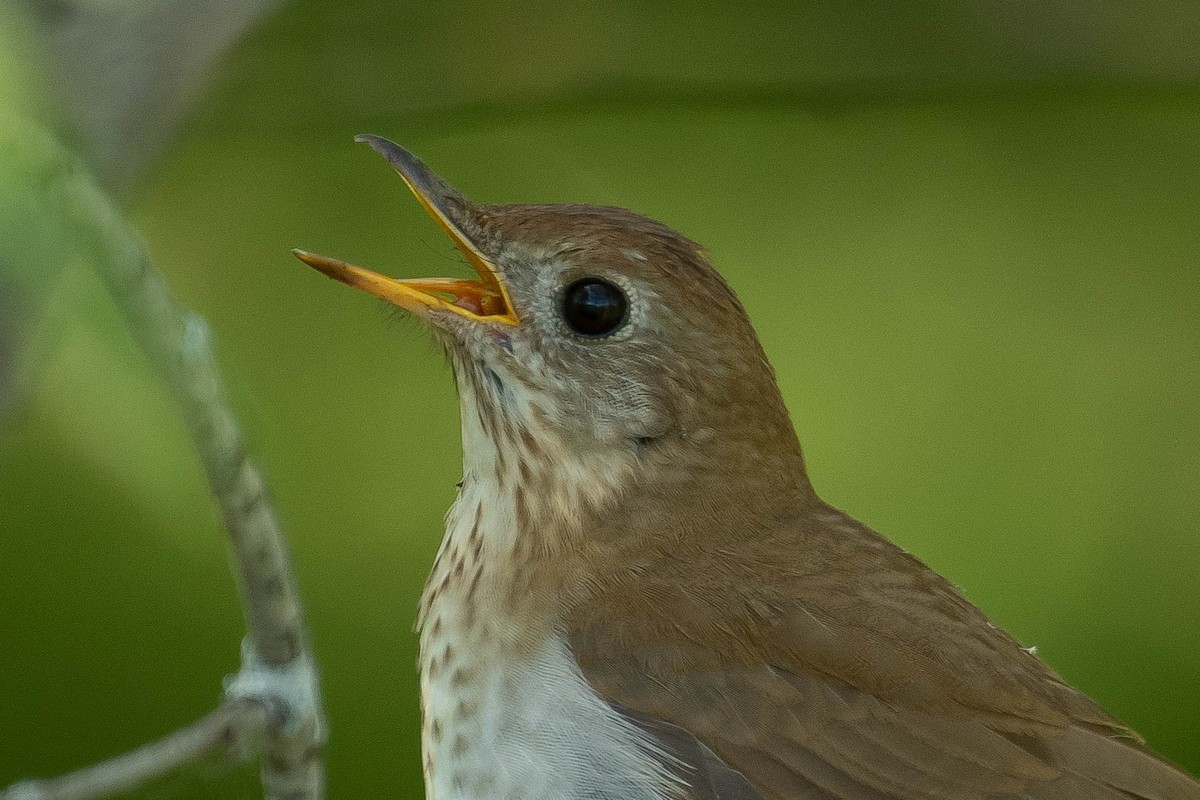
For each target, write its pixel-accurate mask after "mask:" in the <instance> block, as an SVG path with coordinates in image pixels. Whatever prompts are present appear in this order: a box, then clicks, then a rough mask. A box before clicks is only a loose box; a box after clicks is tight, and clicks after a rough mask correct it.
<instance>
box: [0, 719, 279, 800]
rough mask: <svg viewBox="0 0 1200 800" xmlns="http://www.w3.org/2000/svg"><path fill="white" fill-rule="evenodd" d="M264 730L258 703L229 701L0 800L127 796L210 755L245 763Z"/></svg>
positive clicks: (14, 789) (27, 784)
mask: <svg viewBox="0 0 1200 800" xmlns="http://www.w3.org/2000/svg"><path fill="white" fill-rule="evenodd" d="M269 725H270V712H269V710H268V709H267V707H266V706H265V705H264V704H263V703H262V702H260V701H258V700H250V699H241V700H230V701H228V702H226V703H225V704H223V705H221V706H220V707H219V708H217V709H216V710H215V711H213V712H211V713H209V714H208V715H207V716H205V717H202V718H201V719H198V720H196V721H195V722H193V723H192V724H191V725H188V726H187V727H186V728H180V729H179V730H177V731H175V732H173V733H171V734H169V735H167V736H164V737H163V738H162V739H159V740H158V741H156V742H150V743H149V744H146V745H142V746H141V747H139V748H137V749H136V750H131V751H130V752H128V753H125V754H124V755H120V756H117V757H116V758H110V759H108V760H106V761H102V762H100V763H99V764H94V765H92V766H90V767H84V768H83V769H80V770H76V771H75V772H70V773H68V774H66V775H61V776H59V777H57V778H51V779H48V780H28V781H22V782H21V783H18V784H15V785H13V786H10V787H9V788H8V789H7V790H6V791H3V792H0V800H91V798H99V797H109V796H111V795H114V794H119V793H121V792H126V791H129V790H130V789H134V788H136V787H138V786H141V785H143V784H146V783H148V782H150V781H152V780H155V779H157V778H161V777H163V776H164V775H167V774H169V773H171V772H174V771H175V770H177V769H179V768H180V767H183V766H186V765H188V764H194V763H196V762H198V761H200V760H201V759H203V758H205V757H207V756H209V755H210V754H221V755H226V756H228V757H230V758H232V759H233V760H235V761H244V760H246V759H247V758H248V757H249V756H250V755H251V753H252V752H253V750H254V745H255V743H256V742H257V741H259V740H261V737H262V736H263V734H264V732H265V731H266V730H267V728H268V727H269Z"/></svg>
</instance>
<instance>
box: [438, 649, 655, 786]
mask: <svg viewBox="0 0 1200 800" xmlns="http://www.w3.org/2000/svg"><path fill="white" fill-rule="evenodd" d="M444 666H445V667H446V668H442V669H438V670H436V673H437V674H436V675H435V676H433V677H431V676H429V675H428V674H426V675H423V676H422V690H423V691H422V695H423V703H424V710H425V715H426V723H425V737H424V739H425V741H424V747H425V753H426V784H427V785H426V794H427V796H428V799H429V800H484V799H485V798H486V799H487V800H584V799H585V798H586V800H664V798H667V797H670V796H672V793H671V791H670V789H671V787H672V786H673V785H674V784H673V783H672V779H671V777H670V776H669V775H668V774H667V773H666V771H665V770H664V769H663V768H662V767H661V766H660V764H659V762H658V760H656V759H654V758H653V757H652V756H651V753H652V752H653V746H652V745H651V744H649V743H648V742H647V741H646V739H645V736H644V734H642V733H641V731H639V730H638V729H637V728H635V727H633V726H632V725H630V724H629V723H628V722H626V721H625V720H624V719H623V718H622V717H620V716H619V715H618V714H616V713H615V712H614V711H613V710H612V708H611V707H609V705H608V704H607V703H606V702H604V700H603V699H601V698H600V697H599V696H598V695H597V694H596V693H595V692H594V691H592V689H591V687H590V686H588V685H587V683H586V682H585V681H584V679H583V677H582V676H581V675H580V674H579V670H578V668H577V667H576V665H575V662H574V659H573V657H572V656H571V653H570V651H569V649H568V648H567V645H566V643H565V642H564V641H563V640H562V639H561V637H557V636H555V637H552V638H551V639H549V640H548V641H547V642H546V643H545V645H544V647H542V649H541V650H539V651H538V652H537V653H536V655H535V656H534V657H533V659H532V660H531V661H528V662H525V663H524V664H521V665H519V666H518V665H512V664H509V665H505V664H501V663H492V664H490V665H487V666H485V667H484V668H483V669H481V670H478V671H477V672H478V675H477V678H478V680H475V681H471V682H469V683H465V682H464V681H463V680H462V678H461V677H460V678H458V679H457V680H456V678H455V675H456V674H457V673H456V668H455V667H454V666H451V665H449V664H447V665H444Z"/></svg>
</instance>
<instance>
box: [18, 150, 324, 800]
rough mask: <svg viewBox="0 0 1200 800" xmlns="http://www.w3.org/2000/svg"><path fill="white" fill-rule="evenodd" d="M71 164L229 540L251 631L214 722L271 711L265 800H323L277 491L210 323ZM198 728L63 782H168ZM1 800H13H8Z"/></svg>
mask: <svg viewBox="0 0 1200 800" xmlns="http://www.w3.org/2000/svg"><path fill="white" fill-rule="evenodd" d="M62 164H63V168H62V170H61V171H60V172H58V173H57V174H56V175H55V176H53V179H52V181H51V184H50V185H49V186H47V187H46V188H47V190H48V191H49V192H51V193H52V195H53V196H55V197H56V198H57V199H58V200H60V201H61V203H62V210H63V212H64V213H65V215H66V216H67V218H68V219H70V220H72V221H73V222H74V223H75V225H76V227H77V229H78V230H79V232H80V235H81V237H82V241H83V243H84V245H85V249H84V252H88V253H90V254H92V256H93V259H94V265H95V267H96V270H97V272H98V273H99V274H100V276H101V278H102V279H103V281H104V283H105V284H106V286H107V287H108V290H109V292H110V293H111V295H112V297H113V299H114V301H115V302H116V304H117V307H118V308H119V309H120V311H121V314H122V316H123V317H124V319H125V321H126V324H127V325H128V327H129V330H130V331H131V332H132V334H133V336H134V338H135V339H136V340H137V342H138V343H139V345H140V346H141V348H142V350H143V351H144V352H145V354H146V356H147V358H148V359H149V361H150V363H151V364H152V366H153V367H154V369H155V371H156V372H157V374H158V375H159V378H160V380H161V381H162V383H163V385H164V386H165V387H166V388H167V389H168V391H170V393H171V394H172V395H173V396H174V397H175V398H176V400H177V401H178V402H179V403H180V406H181V407H182V410H183V415H184V419H185V421H186V423H187V427H188V431H189V432H190V434H191V436H192V439H193V442H194V444H195V446H196V450H197V452H198V454H199V456H200V460H201V463H202V464H203V466H204V471H205V474H206V475H207V478H208V482H209V485H210V487H211V489H212V492H213V495H214V497H215V499H216V501H217V505H218V507H219V509H220V512H221V516H222V519H223V521H224V525H225V528H226V531H227V533H228V535H229V543H230V550H231V555H232V560H233V566H234V570H235V572H236V573H237V576H238V578H239V580H238V584H239V587H240V590H241V597H242V605H243V609H244V614H245V619H246V631H247V633H246V638H245V640H244V641H243V643H242V665H241V669H240V670H239V672H238V673H237V674H236V675H234V676H232V678H230V679H229V680H228V681H227V684H226V704H225V705H223V706H222V707H221V708H219V709H218V710H217V711H215V712H213V714H214V715H217V716H220V715H222V714H225V713H229V712H228V709H231V708H244V707H246V704H256V705H258V706H259V707H260V708H261V709H266V710H269V712H270V713H269V715H268V716H267V719H266V724H265V725H264V726H263V727H262V730H261V737H260V739H261V743H262V746H263V751H264V752H263V758H262V780H263V789H264V793H265V796H266V798H268V800H321V798H322V797H323V796H324V762H323V748H324V743H325V737H326V723H325V716H324V711H323V708H322V704H321V696H320V687H319V682H318V677H317V670H316V667H315V661H314V659H313V656H312V652H311V649H310V646H309V639H308V633H307V629H306V627H305V621H304V612H303V607H302V605H301V602H300V597H299V593H298V591H297V587H296V582H295V579H294V576H293V573H292V568H291V563H290V559H289V556H288V552H287V547H286V545H285V543H284V538H283V533H282V531H281V529H280V526H279V522H278V520H277V518H276V516H275V514H274V512H273V510H272V508H271V504H270V501H269V499H268V496H267V489H266V485H265V483H264V481H263V478H262V476H261V474H260V473H259V471H258V469H257V468H256V467H255V466H254V465H253V464H252V463H251V461H250V458H249V456H248V455H247V453H246V450H245V447H244V445H243V443H242V437H241V433H240V431H239V429H238V426H237V423H236V421H235V420H234V417H233V414H232V413H231V411H230V410H229V408H228V406H227V404H226V401H225V393H224V389H223V387H222V384H221V379H220V375H219V373H218V370H217V366H216V362H215V359H214V358H213V354H212V349H211V347H210V343H209V335H208V329H207V326H206V325H205V323H204V321H203V320H202V319H201V318H200V317H198V316H197V315H195V314H193V313H191V312H190V311H189V310H188V309H187V308H185V307H184V306H183V305H182V304H181V303H180V302H179V301H178V300H177V299H176V298H175V297H174V296H173V295H172V294H171V292H170V290H169V289H168V288H167V285H166V283H165V281H164V280H163V278H162V277H161V276H160V275H159V274H158V272H157V271H156V270H155V269H154V267H153V265H152V263H151V261H150V257H149V255H148V253H147V251H146V247H145V245H144V244H143V243H142V241H141V237H140V236H139V235H138V234H137V233H136V232H135V231H134V230H132V229H131V228H130V226H129V225H128V224H127V223H126V221H125V219H124V217H123V215H122V214H121V212H120V210H119V209H118V208H117V207H116V206H115V205H114V204H113V202H112V201H111V200H110V199H109V198H108V197H107V196H106V195H105V193H104V192H103V191H102V190H101V189H100V187H99V186H98V185H97V183H96V181H95V180H94V178H93V177H92V176H91V174H90V173H89V172H88V171H87V170H86V169H85V168H84V167H83V165H82V164H81V163H80V162H79V161H78V160H77V159H74V158H72V157H69V156H66V155H64V157H63V162H62ZM211 719H213V717H212V716H210V717H206V718H205V720H202V721H201V722H200V723H197V726H201V728H203V727H204V726H205V722H206V721H207V720H211ZM189 731H191V732H193V733H192V734H191V735H193V736H199V735H200V734H199V732H198V731H197V730H196V726H193V728H186V729H184V730H183V731H181V732H179V733H178V734H174V735H172V736H171V737H168V739H166V740H163V742H159V743H158V744H157V745H149V746H148V749H147V748H143V749H142V750H138V751H135V752H134V753H131V754H129V755H126V756H121V757H118V758H116V759H113V760H112V761H110V762H105V763H104V764H100V765H97V766H96V767H92V768H90V769H89V770H83V771H81V772H80V773H75V774H74V775H73V776H67V777H66V778H63V779H61V780H64V781H66V780H72V779H74V776H79V775H86V774H92V775H112V774H116V773H115V772H112V771H111V770H119V769H120V768H119V767H116V766H112V765H120V764H124V763H129V762H130V761H131V760H132V761H133V762H134V763H138V764H144V763H146V762H154V761H155V760H156V759H157V760H161V762H162V766H163V768H153V769H152V768H149V767H147V768H145V769H143V770H142V771H141V772H140V773H136V774H145V775H147V776H149V775H154V774H160V773H161V772H163V771H165V770H166V769H170V768H172V766H173V765H178V764H181V763H183V761H182V760H180V759H181V756H184V755H186V751H185V750H184V749H180V748H171V747H166V746H165V743H168V742H171V741H174V740H175V737H177V736H185V735H186V734H188V732H189ZM185 738H186V736H185ZM110 767H111V769H110ZM125 774H130V775H132V774H134V773H125ZM39 785H42V786H53V785H56V783H55V782H54V781H51V782H48V783H43V784H39ZM113 785H115V784H113ZM14 788H15V787H14ZM11 791H13V790H10V792H11ZM101 794H103V793H102V792H101V793H96V792H93V793H92V794H79V795H63V796H64V797H76V796H79V797H84V796H87V797H93V796H101ZM51 796H54V797H57V796H59V795H51ZM35 797H36V795H35ZM0 800H10V798H9V796H8V795H0Z"/></svg>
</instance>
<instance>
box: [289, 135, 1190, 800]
mask: <svg viewBox="0 0 1200 800" xmlns="http://www.w3.org/2000/svg"><path fill="white" fill-rule="evenodd" d="M368 141H369V142H370V143H371V144H372V146H374V147H376V149H378V150H380V152H382V153H383V154H384V155H385V156H386V157H388V159H389V160H390V161H391V162H392V163H393V165H394V166H395V167H396V169H397V170H398V171H399V172H400V174H401V175H402V176H403V177H404V179H405V181H406V182H407V183H408V184H409V186H410V188H412V190H413V191H414V193H415V194H416V195H417V196H418V198H419V199H421V201H422V203H423V204H424V205H425V206H426V208H427V210H429V211H431V213H433V214H434V216H435V218H436V219H438V220H439V222H440V223H441V224H442V226H443V227H444V228H445V229H446V230H447V232H448V233H450V235H451V236H452V238H453V239H454V240H455V241H456V243H457V244H458V245H459V247H460V248H461V249H462V250H463V252H464V253H465V254H466V255H467V257H468V259H469V260H470V261H471V262H472V264H473V265H474V266H475V268H476V270H477V272H478V273H479V276H480V277H479V280H478V281H477V282H464V281H455V282H448V281H438V280H436V279H427V280H419V281H393V280H391V279H386V278H382V277H380V276H377V275H374V274H373V273H368V272H367V271H365V270H362V269H361V268H358V267H352V266H350V265H346V264H342V263H341V262H336V261H332V260H330V259H325V258H321V257H318V256H311V255H309V254H300V255H301V257H302V258H303V259H304V260H305V261H306V262H308V263H310V264H312V265H313V266H316V267H318V268H319V269H321V270H322V271H324V272H326V273H327V274H329V275H331V276H333V277H336V278H338V279H340V280H343V281H346V282H348V283H351V284H354V285H357V286H360V287H362V288H366V289H367V290H368V291H371V292H373V293H375V294H377V295H379V296H382V297H386V298H388V299H389V300H391V301H392V302H395V303H397V304H399V305H401V306H403V307H405V308H408V309H409V310H412V311H414V312H415V313H417V314H419V315H420V316H421V317H423V318H424V319H426V320H427V321H428V322H429V323H430V326H431V327H432V329H433V330H434V332H435V335H436V336H437V337H438V338H439V339H440V340H441V341H442V342H443V343H444V344H445V345H446V347H447V350H448V352H449V353H450V356H451V359H452V362H453V363H454V366H455V375H456V377H457V379H458V382H459V387H460V392H461V395H462V403H463V408H462V416H463V430H464V450H465V453H464V458H465V473H466V477H465V484H464V488H463V492H462V495H461V496H460V499H459V501H458V503H456V505H455V508H454V510H453V511H452V512H451V517H450V521H449V523H448V532H447V538H446V541H445V543H444V544H443V549H442V552H441V554H440V555H439V558H438V563H437V564H436V565H435V567H434V571H433V573H432V574H431V576H430V583H429V585H428V587H427V589H426V594H425V597H424V600H423V605H422V651H423V696H424V705H423V707H424V709H425V714H426V736H425V745H426V772H427V785H428V787H429V794H430V797H434V798H440V799H441V800H445V798H452V797H453V798H468V797H525V798H530V799H532V798H551V797H561V798H567V799H568V800H574V798H590V799H591V800H602V799H603V800H609V799H611V800H616V798H622V800H628V798H634V797H647V798H667V797H671V798H679V800H688V799H690V800H800V798H806V799H811V800H826V799H827V798H828V799H833V798H837V799H839V800H851V798H854V799H856V800H857V799H858V798H862V799H863V800H883V799H884V798H894V799H896V800H899V799H900V798H904V799H906V800H908V799H911V800H917V799H918V798H920V799H922V800H933V798H958V799H961V800H1001V799H1002V798H1012V799H1013V800H1016V799H1018V798H1036V799H1038V800H1040V799H1042V798H1047V799H1048V798H1063V799H1064V800H1076V799H1078V800H1084V799H1085V798H1095V799H1096V800H1131V798H1141V799H1142V800H1200V784H1197V782H1196V781H1194V780H1193V779H1192V778H1190V777H1189V776H1187V775H1186V774H1184V773H1183V772H1181V771H1179V770H1178V769H1177V768H1175V767H1173V766H1171V765H1170V764H1168V763H1167V762H1165V761H1164V760H1162V759H1161V758H1159V757H1158V756H1156V755H1154V754H1153V753H1152V752H1151V751H1149V750H1148V749H1147V748H1146V747H1145V746H1144V745H1143V744H1142V742H1141V740H1140V739H1139V738H1138V737H1137V735H1136V734H1134V733H1133V732H1132V731H1130V730H1129V729H1128V728H1126V727H1125V726H1124V725H1122V724H1121V723H1120V722H1119V721H1117V720H1116V719H1114V718H1113V717H1112V716H1111V715H1109V714H1108V713H1106V712H1105V711H1104V710H1103V709H1102V708H1100V707H1099V706H1098V705H1096V704H1095V703H1094V702H1092V701H1091V700H1089V699H1088V698H1087V697H1085V696H1084V695H1082V694H1080V693H1079V692H1078V691H1076V690H1075V689H1073V688H1072V687H1070V686H1069V685H1067V684H1066V683H1064V682H1063V680H1062V679H1061V678H1059V677H1058V675H1056V674H1055V673H1054V672H1053V670H1051V669H1050V668H1049V667H1047V666H1046V665H1045V664H1044V663H1042V662H1041V661H1039V660H1038V659H1037V657H1036V656H1034V655H1033V654H1032V653H1031V652H1029V651H1027V650H1025V649H1023V648H1022V647H1020V645H1019V644H1018V643H1017V642H1016V641H1015V640H1014V639H1013V638H1012V637H1011V636H1009V635H1008V634H1007V633H1005V632H1004V631H1002V630H1000V629H999V628H997V627H995V626H994V625H993V624H992V623H991V622H989V620H988V619H987V618H986V617H985V616H984V615H983V613H982V612H980V611H979V610H978V609H977V608H975V607H974V606H973V605H971V604H970V603H969V602H968V601H967V600H966V599H964V598H963V596H962V595H961V594H960V593H959V592H958V590H957V589H955V588H954V587H953V586H952V585H951V584H950V583H948V582H947V581H946V580H944V579H943V578H941V577H940V576H938V575H936V574H935V573H934V572H932V571H931V570H930V569H929V568H928V567H926V566H925V565H924V564H922V563H921V562H920V561H918V560H917V559H916V558H914V557H912V556H911V555H909V554H907V553H905V552H903V551H902V550H900V549H899V548H897V547H895V546H894V545H892V544H891V543H889V542H888V541H887V540H885V539H884V538H882V537H881V536H879V535H878V534H876V533H875V532H874V531H872V530H870V529H869V528H867V527H866V526H865V525H863V524H861V523H859V522H857V521H856V520H854V519H852V518H851V517H849V516H848V515H846V514H845V513H843V512H841V511H839V510H837V509H834V508H832V507H830V506H828V505H827V504H825V503H824V502H823V501H821V500H820V499H819V498H818V497H817V495H816V494H815V492H814V491H813V489H812V487H811V485H810V483H809V480H808V478H807V475H806V472H805V466H804V462H803V458H802V456H801V451H800V446H799V444H798V442H797V439H796V436H795V434H794V432H793V429H792V426H791V422H790V420H789V418H788V415H787V413H786V410H785V408H784V405H783V402H782V399H781V398H780V395H779V392H778V389H777V388H776V385H775V380H774V375H773V374H772V371H771V368H770V366H769V364H768V363H767V360H766V357H765V355H764V354H763V352H762V349H761V347H760V346H759V344H758V340H757V338H756V337H755V335H754V331H753V329H752V327H751V325H750V322H749V320H748V319H747V317H746V315H745V312H744V311H743V309H742V307H741V305H740V304H739V303H738V301H737V298H736V297H735V296H734V294H733V292H732V291H731V290H730V289H729V287H728V286H727V285H726V284H725V282H724V281H723V280H722V279H721V277H720V276H719V275H718V274H717V272H716V271H715V270H714V269H713V268H712V267H711V266H710V265H709V263H708V260H707V257H706V256H705V254H704V253H703V251H701V250H700V248H698V247H697V246H696V245H694V244H693V243H692V242H690V241H689V240H688V239H686V238H684V237H683V236H680V235H679V234H677V233H675V232H673V231H671V230H669V229H668V228H666V227H664V226H662V225H660V224H659V223H656V222H653V221H651V220H647V219H645V218H643V217H640V216H638V215H635V214H632V213H630V212H627V211H623V210H620V209H613V208H597V207H592V206H475V205H472V204H471V203H470V202H469V201H467V200H466V199H465V198H463V197H462V196H461V195H460V194H458V193H457V192H456V191H454V190H453V189H452V188H451V187H450V186H449V185H448V184H446V183H445V182H444V181H442V180H441V179H440V178H438V177H437V176H436V175H434V174H433V173H432V172H430V171H429V170H428V169H427V168H426V167H425V166H424V165H423V164H422V163H421V162H420V161H418V160H417V159H415V158H414V157H413V156H411V154H409V153H407V152H406V151H404V150H402V149H400V148H398V147H397V146H395V145H393V144H391V143H390V142H386V140H380V139H376V138H373V137H368ZM581 287H582V288H581ZM618 311H619V312H620V316H619V317H618V316H617V312H618ZM613 320H616V323H615V324H613V325H612V326H611V327H606V326H608V325H609V323H610V322H612V321H613ZM531 675H532V676H533V678H530V676H531ZM531 681H532V683H531ZM497 687H499V688H497ZM531 687H532V690H531ZM548 694H549V695H553V696H552V697H550V698H549V699H548V700H547V698H546V695H548ZM560 701H561V702H560ZM559 705H561V706H562V707H561V708H559V707H558V706H559ZM532 707H536V709H537V711H536V713H534V712H533V711H529V709H530V708H532ZM478 720H484V722H479V721H478ZM448 731H453V732H454V733H453V734H451V733H449V732H448ZM451 736H452V737H453V744H452V745H451V744H446V739H447V738H448V737H451Z"/></svg>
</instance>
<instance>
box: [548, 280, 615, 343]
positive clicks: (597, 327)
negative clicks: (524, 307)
mask: <svg viewBox="0 0 1200 800" xmlns="http://www.w3.org/2000/svg"><path fill="white" fill-rule="evenodd" d="M628 312H629V301H628V300H626V299H625V293H624V292H622V291H621V290H620V289H619V288H618V287H616V286H614V285H613V284H611V283H609V282H608V281H605V280H601V279H600V278H580V279H579V280H577V281H575V282H574V283H572V284H571V285H570V286H568V287H567V291H566V292H564V293H563V305H562V315H563V319H564V320H566V321H567V324H568V325H570V326H571V330H573V331H575V332H576V333H579V334H583V335H584V336H607V335H608V334H610V333H612V332H613V331H615V330H616V329H617V328H619V327H621V323H622V322H624V321H625V317H626V316H627V314H628Z"/></svg>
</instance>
